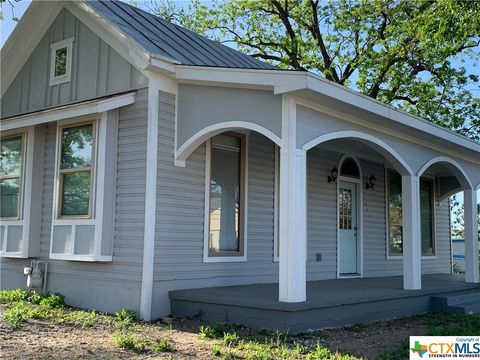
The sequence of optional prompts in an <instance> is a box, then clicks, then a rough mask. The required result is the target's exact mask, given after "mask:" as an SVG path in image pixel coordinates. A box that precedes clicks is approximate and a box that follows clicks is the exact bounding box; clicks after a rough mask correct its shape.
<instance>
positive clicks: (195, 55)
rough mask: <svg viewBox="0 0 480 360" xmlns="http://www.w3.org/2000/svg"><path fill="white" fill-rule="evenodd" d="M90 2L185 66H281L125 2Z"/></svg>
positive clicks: (153, 49) (147, 44)
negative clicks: (266, 61)
mask: <svg viewBox="0 0 480 360" xmlns="http://www.w3.org/2000/svg"><path fill="white" fill-rule="evenodd" d="M87 3H88V4H89V5H90V6H91V7H92V8H93V9H94V10H95V11H97V12H98V13H100V14H101V15H103V16H104V17H106V18H107V19H108V20H109V21H111V22H112V23H114V24H115V25H116V26H118V27H119V28H120V30H121V31H123V32H124V33H125V34H126V35H128V36H130V37H131V38H132V39H133V40H135V41H136V42H137V43H138V44H139V45H141V46H142V47H144V48H145V50H147V51H148V52H150V53H151V54H152V55H160V56H163V57H167V58H171V59H173V60H175V61H178V62H179V63H180V64H182V65H194V66H213V67H230V68H243V69H269V70H274V69H278V68H276V67H275V66H273V65H270V64H267V63H265V62H263V61H260V60H257V59H255V58H253V57H251V56H249V55H246V54H244V53H242V52H240V51H237V50H235V49H232V48H229V47H228V46H225V45H223V44H220V43H218V42H215V41H213V40H210V39H207V38H205V37H203V36H200V35H198V34H196V33H194V32H192V31H190V30H187V29H185V28H183V27H181V26H178V25H175V24H173V23H171V22H168V21H166V20H163V19H161V18H159V17H158V16H155V15H153V14H150V13H148V12H146V11H143V10H141V9H138V8H136V7H133V6H130V5H128V4H126V3H124V2H120V1H117V0H115V1H93V0H87Z"/></svg>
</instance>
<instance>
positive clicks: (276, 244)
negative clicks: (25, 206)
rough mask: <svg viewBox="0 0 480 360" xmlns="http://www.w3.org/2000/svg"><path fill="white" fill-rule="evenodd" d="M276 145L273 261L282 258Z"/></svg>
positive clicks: (278, 156)
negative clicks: (280, 254)
mask: <svg viewBox="0 0 480 360" xmlns="http://www.w3.org/2000/svg"><path fill="white" fill-rule="evenodd" d="M274 146H275V150H274V151H275V154H274V157H275V158H274V161H275V165H274V184H273V199H274V200H273V261H274V262H278V261H279V260H280V256H279V255H278V254H279V253H280V247H279V234H278V232H279V231H278V230H279V228H278V226H279V222H280V218H279V216H280V186H279V185H280V147H279V146H278V145H274Z"/></svg>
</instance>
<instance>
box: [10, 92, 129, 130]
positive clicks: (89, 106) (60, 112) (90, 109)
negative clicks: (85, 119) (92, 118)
mask: <svg viewBox="0 0 480 360" xmlns="http://www.w3.org/2000/svg"><path fill="white" fill-rule="evenodd" d="M135 96H136V95H135V92H130V93H127V94H122V95H117V96H112V97H109V98H106V99H105V98H103V99H96V100H89V101H85V102H81V103H78V104H72V105H65V106H60V107H57V108H53V109H48V110H43V111H38V112H35V113H31V114H26V115H20V116H16V117H12V118H7V119H4V120H2V131H6V130H11V129H17V128H21V127H25V126H31V125H38V124H43V123H47V122H52V121H59V120H64V119H70V118H77V117H80V116H85V115H91V114H98V113H102V112H105V111H109V110H113V109H116V108H120V107H123V106H127V105H131V104H133V103H134V102H135Z"/></svg>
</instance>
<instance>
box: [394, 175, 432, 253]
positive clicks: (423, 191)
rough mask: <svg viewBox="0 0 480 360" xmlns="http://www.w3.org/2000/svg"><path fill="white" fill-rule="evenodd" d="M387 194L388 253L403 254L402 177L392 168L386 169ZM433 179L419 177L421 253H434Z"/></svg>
mask: <svg viewBox="0 0 480 360" xmlns="http://www.w3.org/2000/svg"><path fill="white" fill-rule="evenodd" d="M387 195H388V244H389V246H388V254H389V255H390V256H399V255H402V254H403V239H402V177H401V175H400V174H398V173H397V172H396V171H394V170H388V171H387ZM433 201H434V198H433V181H432V180H430V179H420V225H421V242H422V255H423V256H433V255H435V239H434V229H433V227H434V221H433Z"/></svg>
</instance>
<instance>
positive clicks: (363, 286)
mask: <svg viewBox="0 0 480 360" xmlns="http://www.w3.org/2000/svg"><path fill="white" fill-rule="evenodd" d="M472 289H480V286H479V284H467V283H465V282H464V277H463V276H462V275H450V274H434V275H423V276H422V290H413V291H407V290H403V278H402V277H401V276H395V277H378V278H363V279H335V280H321V281H309V282H307V301H305V302H302V303H283V302H279V301H278V284H275V283H273V284H252V285H238V286H223V287H214V288H204V289H188V290H176V291H171V292H170V302H171V306H172V314H173V315H174V316H192V315H196V314H201V315H202V318H203V319H206V320H211V321H221V322H228V323H239V324H245V325H253V326H261V327H269V328H277V329H281V330H290V331H293V332H298V331H304V330H308V329H318V328H322V327H331V326H343V325H348V324H355V323H364V322H371V321H376V320H381V319H390V318H394V317H399V316H406V315H411V314H416V313H424V312H428V311H429V308H430V296H432V295H438V294H445V293H453V292H465V291H469V290H472ZM479 294H480V293H479Z"/></svg>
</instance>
